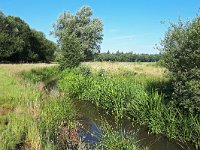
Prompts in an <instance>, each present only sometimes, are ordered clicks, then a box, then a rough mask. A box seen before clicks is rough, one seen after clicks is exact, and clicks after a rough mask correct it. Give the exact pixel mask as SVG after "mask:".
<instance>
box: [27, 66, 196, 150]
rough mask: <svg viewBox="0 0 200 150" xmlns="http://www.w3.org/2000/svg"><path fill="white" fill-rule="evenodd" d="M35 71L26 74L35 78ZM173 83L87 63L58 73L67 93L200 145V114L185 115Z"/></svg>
mask: <svg viewBox="0 0 200 150" xmlns="http://www.w3.org/2000/svg"><path fill="white" fill-rule="evenodd" d="M53 70H54V71H55V68H54V69H52V71H53ZM40 72H41V71H40ZM42 72H43V73H42V74H44V72H45V71H42ZM49 72H51V71H50V70H49ZM33 74H34V73H33V72H32V73H31V74H29V75H28V76H26V77H27V78H30V79H33V78H32V77H31V76H32V75H33ZM36 74H38V75H39V76H40V79H38V80H37V81H40V80H42V78H43V75H41V74H40V73H36ZM36 74H34V76H35V75H36ZM38 75H36V76H38ZM169 85H170V82H169V81H168V79H165V78H158V77H153V76H147V75H142V74H137V73H130V72H125V73H123V74H116V75H111V74H110V73H108V72H105V71H104V70H100V71H96V72H93V73H91V71H90V69H89V68H85V67H80V68H76V69H73V70H65V71H63V72H60V76H58V87H59V90H60V91H61V92H63V93H64V94H65V95H66V96H67V97H70V98H72V99H79V100H87V101H90V102H92V103H94V104H96V105H97V106H100V107H103V108H104V109H106V110H108V111H109V112H110V111H111V112H113V114H115V116H116V117H117V118H122V117H125V116H129V117H131V118H132V120H133V121H134V122H138V123H139V124H142V125H145V126H148V128H149V129H150V131H151V132H153V133H157V134H159V133H161V134H164V135H166V136H168V137H169V138H171V139H177V140H180V141H191V142H192V143H193V144H194V145H196V148H198V147H199V145H200V141H199V138H198V137H199V136H200V129H199V126H200V125H199V121H200V117H199V115H192V114H189V115H184V114H183V113H182V112H181V111H180V110H179V109H178V108H176V107H175V106H174V105H173V103H172V102H171V101H170V93H171V91H170V90H171V89H170V87H169Z"/></svg>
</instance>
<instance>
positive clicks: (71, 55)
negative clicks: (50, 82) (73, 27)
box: [59, 35, 82, 70]
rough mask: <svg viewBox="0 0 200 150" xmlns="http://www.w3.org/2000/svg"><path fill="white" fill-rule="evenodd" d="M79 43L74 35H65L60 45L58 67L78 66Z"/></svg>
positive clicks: (79, 55)
mask: <svg viewBox="0 0 200 150" xmlns="http://www.w3.org/2000/svg"><path fill="white" fill-rule="evenodd" d="M81 48H82V47H81V44H80V42H79V41H78V39H77V38H76V36H75V35H71V36H69V37H67V36H65V37H64V38H63V42H62V45H61V58H60V60H59V64H60V68H61V69H62V70H63V69H66V68H74V67H77V66H79V64H80V61H81Z"/></svg>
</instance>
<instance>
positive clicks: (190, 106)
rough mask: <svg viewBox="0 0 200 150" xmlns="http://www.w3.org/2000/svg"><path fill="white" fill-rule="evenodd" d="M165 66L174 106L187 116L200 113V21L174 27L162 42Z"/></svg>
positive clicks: (172, 26) (173, 25)
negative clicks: (172, 89)
mask: <svg viewBox="0 0 200 150" xmlns="http://www.w3.org/2000/svg"><path fill="white" fill-rule="evenodd" d="M162 46H163V48H162V54H163V59H162V61H163V64H164V66H165V67H166V68H167V69H168V70H169V71H170V72H171V77H172V81H173V88H174V93H173V102H174V103H175V104H176V105H177V106H178V107H179V108H180V109H181V110H182V111H184V112H186V113H187V114H188V113H193V114H199V113H200V62H199V60H200V17H197V18H196V19H194V20H193V21H192V22H190V21H188V22H187V23H186V24H184V23H183V22H182V21H181V20H180V21H179V23H178V24H172V25H171V27H170V28H169V30H168V32H167V33H166V35H165V38H164V40H163V41H162Z"/></svg>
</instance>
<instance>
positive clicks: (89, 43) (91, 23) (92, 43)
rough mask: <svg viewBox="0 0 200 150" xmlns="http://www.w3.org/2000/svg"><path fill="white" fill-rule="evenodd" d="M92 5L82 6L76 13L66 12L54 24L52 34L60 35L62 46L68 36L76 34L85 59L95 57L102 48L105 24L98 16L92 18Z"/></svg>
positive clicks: (59, 39) (59, 40)
mask: <svg viewBox="0 0 200 150" xmlns="http://www.w3.org/2000/svg"><path fill="white" fill-rule="evenodd" d="M91 16H92V10H91V8H90V7H87V6H83V7H81V8H80V9H79V10H78V11H77V12H76V14H71V13H69V12H66V11H65V12H64V13H63V14H62V15H61V16H60V17H59V19H58V20H57V22H56V23H55V24H54V31H53V32H52V34H54V35H56V36H57V37H58V42H59V45H61V46H62V44H63V42H65V40H66V37H71V36H72V35H75V36H76V37H77V39H78V41H79V43H80V44H81V47H82V48H81V50H82V51H81V53H82V59H83V60H91V59H93V54H94V53H97V52H98V51H99V49H100V44H101V41H102V39H103V38H102V36H103V34H102V31H103V24H102V22H101V21H100V20H99V19H98V18H93V19H91Z"/></svg>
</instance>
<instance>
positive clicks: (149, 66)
mask: <svg viewBox="0 0 200 150" xmlns="http://www.w3.org/2000/svg"><path fill="white" fill-rule="evenodd" d="M82 65H85V66H88V67H90V68H92V69H93V70H96V71H99V70H102V69H103V70H105V71H108V72H109V73H112V74H120V73H123V72H130V73H139V74H146V75H151V76H155V77H162V76H163V75H164V73H165V72H166V69H165V68H163V67H160V66H158V65H157V64H156V63H152V62H151V63H149V62H141V63H140V62H84V63H82Z"/></svg>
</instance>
